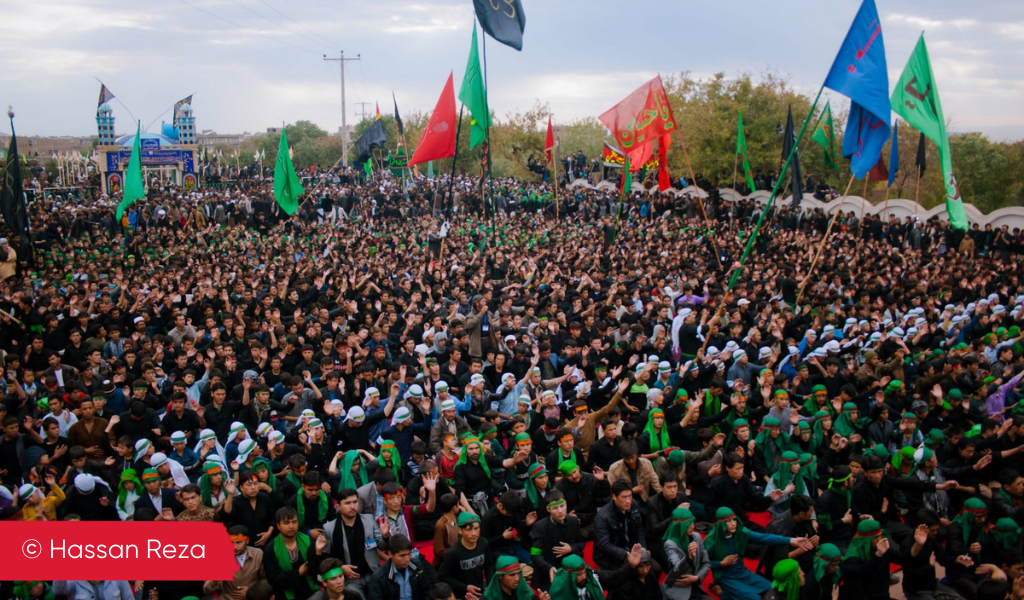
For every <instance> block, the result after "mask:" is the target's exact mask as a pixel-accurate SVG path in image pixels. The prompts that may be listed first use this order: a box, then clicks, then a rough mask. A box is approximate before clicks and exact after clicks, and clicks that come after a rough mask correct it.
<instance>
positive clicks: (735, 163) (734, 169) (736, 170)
mask: <svg viewBox="0 0 1024 600" xmlns="http://www.w3.org/2000/svg"><path fill="white" fill-rule="evenodd" d="M739 170H740V155H739V152H737V153H736V160H734V161H733V163H732V189H733V191H736V175H737V174H738V173H739ZM750 193H754V190H750Z"/></svg>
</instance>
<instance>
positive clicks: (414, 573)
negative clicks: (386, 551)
mask: <svg viewBox="0 0 1024 600" xmlns="http://www.w3.org/2000/svg"><path fill="white" fill-rule="evenodd" d="M408 568H409V569H411V573H409V587H410V588H412V599H413V600H427V598H429V597H430V594H429V592H430V586H432V585H434V584H435V583H437V571H435V570H434V567H432V566H430V563H428V562H427V561H425V560H423V559H422V558H420V557H414V558H413V559H412V562H410V563H409V567H408ZM393 571H394V569H393V568H392V565H391V561H390V560H388V561H387V562H385V563H384V564H383V565H381V566H380V568H379V569H377V571H376V572H375V573H374V574H373V576H372V577H370V586H369V597H370V598H373V600H400V598H401V593H400V591H399V587H398V582H397V581H396V580H395V574H394V572H393Z"/></svg>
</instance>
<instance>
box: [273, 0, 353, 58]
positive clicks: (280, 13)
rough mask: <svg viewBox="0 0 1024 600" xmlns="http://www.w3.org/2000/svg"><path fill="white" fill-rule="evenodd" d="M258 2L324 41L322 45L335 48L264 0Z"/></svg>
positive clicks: (327, 40)
mask: <svg viewBox="0 0 1024 600" xmlns="http://www.w3.org/2000/svg"><path fill="white" fill-rule="evenodd" d="M259 1H260V3H261V4H263V5H264V6H266V7H267V8H269V9H270V10H272V11H274V12H276V13H277V14H279V15H281V16H282V17H284V18H286V19H288V20H289V21H291V22H292V23H295V24H296V25H298V26H299V27H301V28H303V29H305V30H306V31H308V32H310V33H312V34H313V35H315V36H316V37H318V38H320V39H321V40H323V41H324V43H326V44H327V45H329V46H330V47H331V48H333V47H334V46H335V44H334V42H332V41H331V40H329V39H327V38H325V37H324V36H322V35H320V34H319V33H317V32H315V31H313V30H312V29H310V28H309V27H306V26H305V25H303V24H302V23H299V22H298V21H296V20H295V19H293V18H291V17H289V16H288V15H286V14H284V13H283V12H281V11H279V10H277V9H276V8H274V7H273V6H272V5H270V4H268V3H267V2H265V1H264V0H259Z"/></svg>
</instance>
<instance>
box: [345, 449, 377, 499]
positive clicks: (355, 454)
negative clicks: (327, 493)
mask: <svg viewBox="0 0 1024 600" xmlns="http://www.w3.org/2000/svg"><path fill="white" fill-rule="evenodd" d="M357 461H358V464H359V467H358V469H359V480H358V481H356V478H355V476H353V475H352V465H354V464H357ZM338 476H339V477H340V478H341V479H340V481H339V482H338V485H339V486H340V488H339V489H342V490H344V489H353V490H355V489H359V487H360V486H362V485H363V483H361V482H369V481H370V480H369V478H368V477H367V476H366V463H364V462H363V457H362V456H360V455H359V451H357V450H349V451H348V452H346V453H345V456H344V458H342V459H341V468H339V469H338Z"/></svg>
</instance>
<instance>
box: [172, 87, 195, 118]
mask: <svg viewBox="0 0 1024 600" xmlns="http://www.w3.org/2000/svg"><path fill="white" fill-rule="evenodd" d="M186 104H192V95H191V94H189V96H188V98H182V99H181V100H178V101H177V102H175V103H174V114H173V116H172V117H171V122H172V123H175V124H177V122H178V111H180V110H181V107H182V106H185V105H186Z"/></svg>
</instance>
